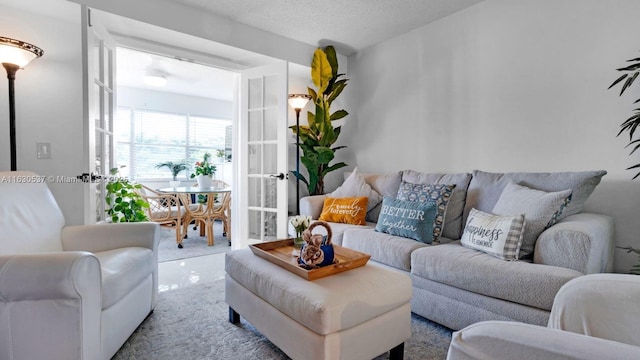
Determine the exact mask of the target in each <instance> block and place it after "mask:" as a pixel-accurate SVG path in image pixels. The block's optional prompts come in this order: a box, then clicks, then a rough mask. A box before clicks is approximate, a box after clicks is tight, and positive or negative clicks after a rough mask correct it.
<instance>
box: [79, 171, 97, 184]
mask: <svg viewBox="0 0 640 360" xmlns="http://www.w3.org/2000/svg"><path fill="white" fill-rule="evenodd" d="M102 178H103V176H102V175H100V174H96V173H93V172H92V173H91V174H89V173H82V174H80V175H78V176H76V179H80V180H82V182H85V183H87V182H92V183H93V182H96V181H97V180H100V179H102Z"/></svg>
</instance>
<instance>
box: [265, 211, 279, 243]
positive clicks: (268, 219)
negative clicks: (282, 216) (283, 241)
mask: <svg viewBox="0 0 640 360" xmlns="http://www.w3.org/2000/svg"><path fill="white" fill-rule="evenodd" d="M277 227H278V214H277V213H275V212H271V211H265V212H264V241H270V240H276V238H277V235H278V232H277V230H278V229H277Z"/></svg>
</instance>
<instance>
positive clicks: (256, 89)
mask: <svg viewBox="0 0 640 360" xmlns="http://www.w3.org/2000/svg"><path fill="white" fill-rule="evenodd" d="M261 107H262V79H261V78H255V79H249V109H259V108H261Z"/></svg>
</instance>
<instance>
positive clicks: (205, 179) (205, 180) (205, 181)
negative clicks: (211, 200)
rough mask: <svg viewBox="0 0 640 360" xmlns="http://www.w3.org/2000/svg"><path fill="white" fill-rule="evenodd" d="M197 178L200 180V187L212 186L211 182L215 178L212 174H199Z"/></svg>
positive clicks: (207, 187)
mask: <svg viewBox="0 0 640 360" xmlns="http://www.w3.org/2000/svg"><path fill="white" fill-rule="evenodd" d="M196 180H197V181H198V187H199V188H200V189H209V188H211V183H212V180H213V176H212V175H198V176H196Z"/></svg>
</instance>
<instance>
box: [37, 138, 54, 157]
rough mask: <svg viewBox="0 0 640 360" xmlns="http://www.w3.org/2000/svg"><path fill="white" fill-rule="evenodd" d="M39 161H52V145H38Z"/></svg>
mask: <svg viewBox="0 0 640 360" xmlns="http://www.w3.org/2000/svg"><path fill="white" fill-rule="evenodd" d="M36 149H37V154H38V159H51V143H48V142H46V143H41V142H39V143H36Z"/></svg>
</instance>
